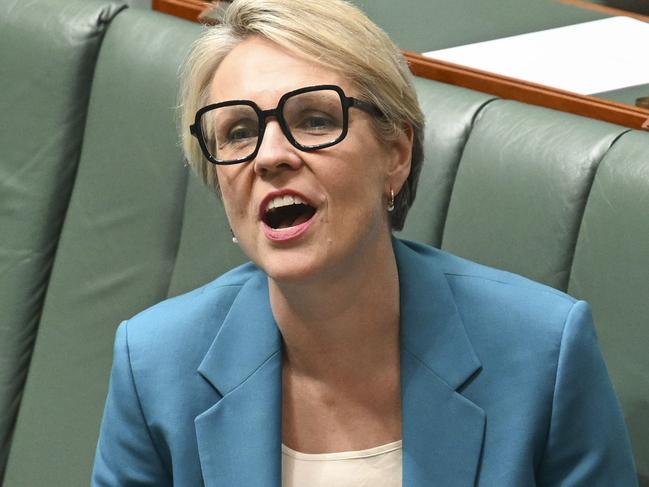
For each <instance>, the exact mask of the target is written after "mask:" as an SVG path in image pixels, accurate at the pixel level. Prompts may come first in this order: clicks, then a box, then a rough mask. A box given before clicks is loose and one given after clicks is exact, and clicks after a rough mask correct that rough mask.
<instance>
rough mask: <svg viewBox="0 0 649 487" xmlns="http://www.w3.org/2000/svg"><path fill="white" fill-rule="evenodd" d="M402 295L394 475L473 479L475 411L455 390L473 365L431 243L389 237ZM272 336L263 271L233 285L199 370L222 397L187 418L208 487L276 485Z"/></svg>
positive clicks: (479, 436) (477, 435) (425, 480)
mask: <svg viewBox="0 0 649 487" xmlns="http://www.w3.org/2000/svg"><path fill="white" fill-rule="evenodd" d="M393 245H394V250H395V255H396V258H397V265H398V269H399V285H400V295H401V331H400V335H401V338H400V339H401V395H402V434H403V484H404V485H408V486H412V487H423V486H427V485H437V484H439V485H445V486H455V485H457V486H460V485H462V486H467V485H474V483H475V481H476V477H477V471H478V468H479V460H480V455H481V449H482V442H483V436H484V425H485V417H484V412H483V411H482V410H481V409H480V408H479V407H477V406H476V405H475V404H473V403H472V402H470V401H469V400H468V399H466V398H465V397H463V396H462V395H461V394H460V393H459V392H457V390H458V388H460V387H461V386H462V385H463V384H464V383H465V382H467V380H469V378H471V377H472V376H474V375H475V374H476V373H477V372H478V371H479V369H480V362H479V360H478V358H477V356H476V354H475V352H474V350H473V347H472V346H471V343H470V341H469V339H468V337H467V334H466V331H465V329H464V325H463V324H462V321H461V319H460V315H459V313H458V310H457V308H456V305H455V300H454V299H453V293H452V290H451V288H450V286H449V284H448V282H447V279H446V276H445V275H444V274H443V272H442V271H441V269H442V268H443V267H442V265H441V261H440V256H439V253H438V252H437V251H434V250H431V249H430V248H428V247H423V246H421V247H420V248H419V249H418V248H417V244H409V243H404V242H401V241H399V240H396V239H395V240H394V242H393ZM281 343H282V342H281V335H280V333H279V330H278V328H277V325H276V323H275V320H274V319H273V315H272V311H271V308H270V303H269V299H268V283H267V278H266V276H265V275H264V274H263V273H261V272H259V273H256V274H255V275H254V276H253V277H252V278H251V279H250V280H248V281H247V282H246V283H245V284H244V285H243V286H242V288H241V290H240V292H239V294H238V295H237V297H236V299H235V300H234V302H233V303H232V306H231V309H230V312H229V313H228V315H227V317H226V319H225V321H224V323H223V325H222V327H221V329H220V331H219V333H218V335H217V337H216V339H215V340H214V342H213V344H212V346H211V347H210V349H209V350H208V352H207V354H206V355H205V358H204V359H203V361H202V363H201V364H200V366H199V369H198V371H199V373H200V374H201V375H203V377H204V378H205V379H206V380H207V381H208V382H210V384H212V386H213V387H214V388H216V390H217V391H218V392H219V394H220V395H221V396H222V398H221V399H220V400H219V401H218V402H217V403H216V404H215V405H214V406H212V407H211V408H209V409H208V410H207V411H205V412H204V413H203V414H201V415H200V416H198V417H197V418H196V420H195V427H196V434H197V440H198V447H199V454H200V461H201V468H202V472H203V478H204V483H205V485H206V486H207V487H217V486H229V485H238V486H242V487H252V486H268V485H274V486H279V485H281V448H280V445H281V417H282V409H281V395H282V392H281V386H282V354H281Z"/></svg>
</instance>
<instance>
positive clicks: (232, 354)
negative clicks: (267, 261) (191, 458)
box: [194, 272, 282, 487]
mask: <svg viewBox="0 0 649 487" xmlns="http://www.w3.org/2000/svg"><path fill="white" fill-rule="evenodd" d="M198 372H199V373H200V374H201V375H202V376H203V377H204V378H205V379H206V380H207V381H208V382H210V384H212V386H214V387H215V388H216V390H217V391H218V392H219V394H220V395H221V396H222V399H221V400H219V401H218V402H217V403H216V404H215V405H214V406H212V407H211V408H209V409H208V410H207V411H205V412H204V413H202V414H201V415H199V416H198V417H196V419H195V420H194V425H195V428H196V438H197V442H198V452H199V457H200V463H201V470H202V473H203V482H204V485H205V486H206V487H225V486H228V487H229V486H232V485H237V486H240V487H253V486H255V487H256V486H259V487H268V486H269V485H272V486H280V485H281V448H280V445H281V441H282V435H281V418H282V356H281V336H280V333H279V330H278V328H277V325H276V323H275V320H274V318H273V314H272V312H271V308H270V302H269V299H268V281H267V277H266V275H265V274H263V273H262V272H257V273H255V274H254V275H253V277H252V278H251V279H249V280H248V281H247V282H246V283H245V284H244V285H243V286H242V288H241V290H240V291H239V293H238V294H237V297H236V298H235V300H234V302H233V303H232V306H231V308H230V312H229V313H228V315H227V316H226V318H225V320H224V322H223V325H222V326H221V329H220V330H219V333H218V334H217V336H216V338H215V340H214V342H213V343H212V346H211V347H210V349H209V350H208V352H207V354H206V355H205V358H204V359H203V361H202V362H201V364H200V366H199V367H198Z"/></svg>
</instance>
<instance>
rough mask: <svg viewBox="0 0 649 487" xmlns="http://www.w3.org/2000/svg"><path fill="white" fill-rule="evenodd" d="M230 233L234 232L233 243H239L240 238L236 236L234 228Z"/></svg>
mask: <svg viewBox="0 0 649 487" xmlns="http://www.w3.org/2000/svg"><path fill="white" fill-rule="evenodd" d="M230 233H231V234H232V243H233V244H238V243H239V239H238V238H237V237H236V235H235V234H234V232H233V231H232V229H230Z"/></svg>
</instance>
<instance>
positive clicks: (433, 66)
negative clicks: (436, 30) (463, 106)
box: [404, 51, 649, 130]
mask: <svg viewBox="0 0 649 487" xmlns="http://www.w3.org/2000/svg"><path fill="white" fill-rule="evenodd" d="M404 56H405V57H406V59H407V60H408V63H409V65H410V70H411V71H412V73H413V74H414V75H415V76H419V77H422V78H428V79H432V80H435V81H441V82H443V83H449V84H452V85H456V86H461V87H463V88H469V89H472V90H476V91H482V92H484V93H489V94H492V95H495V96H498V97H500V98H505V99H509V100H517V101H520V102H523V103H528V104H531V105H539V106H542V107H546V108H551V109H554V110H560V111H563V112H568V113H573V114H575V115H581V116H584V117H589V118H596V119H598V120H603V121H606V122H611V123H616V124H618V125H623V126H625V127H630V128H634V129H643V130H649V110H645V109H643V108H638V107H634V106H631V105H626V104H623V103H617V102H614V101H609V100H604V99H602V98H596V97H593V96H585V95H579V94H576V93H572V92H569V91H563V90H559V89H556V88H551V87H549V86H544V85H539V84H536V83H531V82H528V81H522V80H519V79H515V78H508V77H507V76H502V75H499V74H494V73H489V72H486V71H480V70H478V69H473V68H469V67H467V66H461V65H458V64H453V63H449V62H446V61H440V60H437V59H433V58H429V57H426V56H422V55H421V54H417V53H414V52H408V51H404Z"/></svg>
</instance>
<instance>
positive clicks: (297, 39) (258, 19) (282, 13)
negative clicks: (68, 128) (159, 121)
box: [180, 0, 424, 230]
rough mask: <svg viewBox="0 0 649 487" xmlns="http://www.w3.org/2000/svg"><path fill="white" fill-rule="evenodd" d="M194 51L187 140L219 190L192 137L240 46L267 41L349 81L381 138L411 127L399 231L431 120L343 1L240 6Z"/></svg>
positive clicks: (401, 62) (243, 1)
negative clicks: (373, 110)
mask: <svg viewBox="0 0 649 487" xmlns="http://www.w3.org/2000/svg"><path fill="white" fill-rule="evenodd" d="M217 21H218V23H217V25H215V26H213V27H208V28H206V30H205V31H204V32H203V34H202V35H201V36H200V38H199V39H198V40H197V41H196V42H195V43H194V46H193V48H192V50H191V52H190V54H189V56H188V58H187V61H186V63H185V65H184V68H183V72H182V79H181V93H180V107H181V127H182V129H181V137H182V144H183V150H184V153H185V157H186V159H187V161H188V163H189V165H190V166H191V167H192V168H194V170H196V172H198V173H199V174H200V175H201V177H202V178H203V180H204V181H205V182H206V183H207V184H209V185H211V186H214V187H217V179H216V170H215V167H214V165H213V164H212V163H210V162H209V161H208V160H207V159H205V157H204V156H203V154H202V152H201V150H200V147H199V145H198V142H197V141H196V139H195V138H194V137H193V136H191V134H190V133H189V126H190V125H191V124H192V123H193V121H194V116H195V113H196V111H197V110H198V109H199V108H201V107H203V106H205V105H206V104H207V103H208V92H209V85H210V82H211V80H212V77H213V75H214V72H215V71H216V69H217V68H218V67H219V65H220V63H221V61H223V59H224V58H225V57H226V56H227V55H228V53H229V52H230V51H231V50H232V49H234V48H235V47H236V46H237V45H239V44H240V43H241V42H243V41H244V40H246V39H247V38H249V37H251V36H261V37H263V38H266V39H268V40H270V41H272V42H274V43H276V44H278V45H280V46H282V47H284V48H286V49H289V50H291V51H293V52H296V53H299V54H301V55H304V56H306V57H308V58H309V59H313V60H314V61H315V62H317V63H319V64H321V65H323V66H325V67H328V68H331V69H332V70H334V71H336V72H338V73H340V74H341V75H342V76H343V77H346V78H348V79H349V80H350V81H351V82H352V83H353V84H354V86H355V87H356V88H357V90H358V95H356V96H357V97H358V98H361V99H364V100H367V101H370V102H372V103H374V104H375V105H376V106H377V107H378V108H379V109H380V110H381V111H382V112H383V114H384V117H381V118H377V119H375V126H376V128H377V131H378V134H379V137H380V138H382V139H390V138H391V137H394V136H395V135H397V134H399V133H401V132H402V131H403V130H404V128H405V127H407V126H410V127H411V128H412V130H413V135H414V143H413V151H412V161H411V169H410V175H409V176H408V179H407V181H406V183H405V184H404V185H403V187H402V188H401V190H400V191H399V194H398V195H397V196H396V198H395V210H394V211H393V212H392V213H391V226H392V228H393V229H395V230H400V229H401V228H402V227H403V224H404V222H405V217H406V214H407V212H408V209H409V208H410V206H411V205H412V202H413V201H414V198H415V191H416V186H417V181H418V178H419V173H420V171H421V164H422V161H423V140H422V139H423V128H424V116H423V114H422V112H421V109H420V107H419V103H418V101H417V94H416V92H415V89H414V86H413V84H412V75H411V74H410V70H409V69H408V65H407V63H406V61H405V59H404V57H403V55H402V54H401V51H400V50H399V49H398V48H397V47H396V46H395V45H394V43H393V42H392V41H391V40H390V38H389V37H388V36H387V34H385V32H383V30H381V29H380V28H379V27H378V26H377V25H376V24H374V23H373V22H372V21H370V20H369V19H368V18H367V17H366V16H365V14H364V13H363V12H361V11H360V10H359V9H358V8H356V7H354V6H352V5H350V4H349V3H347V2H346V1H344V0H235V1H234V2H233V3H232V4H230V5H229V6H228V7H226V8H224V9H222V10H221V11H220V12H218V13H217Z"/></svg>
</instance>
